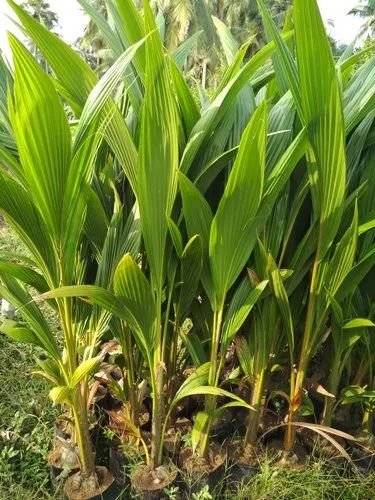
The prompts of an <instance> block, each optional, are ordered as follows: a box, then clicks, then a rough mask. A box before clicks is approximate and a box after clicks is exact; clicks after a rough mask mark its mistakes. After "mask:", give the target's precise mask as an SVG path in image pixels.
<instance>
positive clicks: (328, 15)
mask: <svg viewBox="0 0 375 500" xmlns="http://www.w3.org/2000/svg"><path fill="white" fill-rule="evenodd" d="M21 1H22V0H16V2H17V3H21ZM358 1H359V0H318V3H319V7H320V10H321V13H322V17H323V19H324V21H325V23H326V26H327V31H328V33H329V34H330V35H331V36H332V37H333V38H334V39H335V40H337V41H338V42H342V43H350V42H352V41H353V39H354V38H355V36H356V34H357V33H358V31H359V28H360V26H361V23H362V22H363V20H361V19H359V18H357V17H354V16H347V15H346V14H347V13H348V12H349V10H350V9H351V8H353V7H354V6H355V5H357V4H358ZM49 3H50V6H51V8H52V10H54V11H55V12H56V13H57V15H58V17H59V21H60V26H61V28H60V34H61V35H62V37H63V38H64V40H65V41H66V42H68V43H73V42H74V41H75V40H76V39H77V38H78V37H79V36H80V35H81V34H82V32H83V29H84V26H85V25H86V24H87V19H88V18H87V17H86V16H85V15H84V14H83V11H82V9H81V7H80V5H79V3H78V2H77V0H49ZM9 15H12V13H11V10H10V8H9V7H8V5H7V2H6V0H0V49H1V50H2V51H3V53H4V54H5V55H6V56H8V55H9V47H8V43H7V36H6V32H7V31H12V32H14V33H15V34H16V35H17V29H16V28H14V26H13V25H12V22H11V21H10V20H9V19H8V18H7V16H9ZM331 22H332V23H333V27H332V26H331V25H330V24H331Z"/></svg>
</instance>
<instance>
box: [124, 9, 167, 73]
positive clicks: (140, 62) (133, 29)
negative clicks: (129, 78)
mask: <svg viewBox="0 0 375 500" xmlns="http://www.w3.org/2000/svg"><path fill="white" fill-rule="evenodd" d="M116 4H117V9H118V13H119V15H120V17H121V19H122V22H123V27H124V31H125V34H126V37H127V39H128V40H129V42H130V43H131V44H134V43H136V42H138V41H139V40H141V38H143V37H144V36H145V23H144V21H143V18H142V16H141V14H140V12H139V10H138V8H137V7H136V5H135V3H134V0H116ZM154 29H155V30H156V26H154ZM156 36H159V35H158V34H157V33H156ZM134 64H135V67H136V69H137V73H138V75H139V77H140V78H141V80H142V81H143V80H144V77H145V76H144V75H145V73H146V49H145V47H142V49H141V50H140V51H139V52H138V54H137V55H136V58H135V61H134Z"/></svg>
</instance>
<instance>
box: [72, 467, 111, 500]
mask: <svg viewBox="0 0 375 500" xmlns="http://www.w3.org/2000/svg"><path fill="white" fill-rule="evenodd" d="M95 472H96V474H95V475H93V476H92V477H90V478H88V479H85V480H84V479H83V478H82V474H81V472H76V473H75V474H73V475H72V476H70V477H69V478H68V479H67V481H66V483H65V494H66V496H67V497H68V498H69V499H70V500H88V499H90V498H94V499H95V498H98V499H99V498H102V494H103V493H104V492H106V491H107V490H108V489H109V487H110V486H111V485H112V483H113V481H114V478H113V476H112V474H111V473H110V472H109V470H108V469H107V468H106V467H99V466H98V467H96V468H95Z"/></svg>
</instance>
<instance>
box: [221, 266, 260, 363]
mask: <svg viewBox="0 0 375 500" xmlns="http://www.w3.org/2000/svg"><path fill="white" fill-rule="evenodd" d="M267 285H268V280H264V281H262V282H261V283H259V284H258V285H256V286H255V287H254V286H252V285H251V283H250V279H249V277H248V276H247V277H246V278H244V279H243V280H242V282H241V283H240V285H239V286H238V287H237V289H236V291H235V292H234V294H233V297H232V300H231V302H230V304H229V308H228V311H227V312H226V314H225V317H224V323H223V328H222V337H221V351H222V353H225V351H226V350H227V349H228V347H229V344H230V343H231V341H232V340H233V338H234V336H235V335H236V333H237V332H238V331H239V329H240V328H241V326H242V325H243V323H244V321H245V320H246V318H247V317H248V316H249V314H250V312H251V310H252V309H253V307H254V306H255V304H256V303H257V302H258V300H259V299H260V297H261V296H262V294H263V292H264V290H265V289H266V287H267Z"/></svg>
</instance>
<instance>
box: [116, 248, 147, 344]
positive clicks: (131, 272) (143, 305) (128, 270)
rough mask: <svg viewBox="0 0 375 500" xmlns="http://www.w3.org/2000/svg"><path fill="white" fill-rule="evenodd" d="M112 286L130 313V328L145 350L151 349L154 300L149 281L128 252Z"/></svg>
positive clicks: (118, 267)
mask: <svg viewBox="0 0 375 500" xmlns="http://www.w3.org/2000/svg"><path fill="white" fill-rule="evenodd" d="M113 288H114V292H115V296H116V297H117V298H118V300H119V301H120V302H121V303H122V304H123V305H124V307H125V308H126V309H127V310H128V311H129V312H130V314H131V317H129V318H128V323H129V326H130V328H132V330H133V332H134V333H135V334H136V336H137V338H138V340H139V341H140V342H141V345H142V346H143V348H144V350H145V352H149V351H152V350H153V349H154V347H155V341H156V335H155V334H156V331H155V319H156V309H155V302H154V298H153V295H152V292H151V287H150V284H149V282H148V281H147V279H146V277H145V275H144V274H143V273H142V271H141V270H140V268H139V266H138V265H137V264H136V262H135V261H134V260H133V258H132V257H131V256H130V255H129V254H126V255H124V257H123V258H122V260H121V261H120V263H119V265H118V266H117V269H116V271H115V274H114V279H113Z"/></svg>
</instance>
